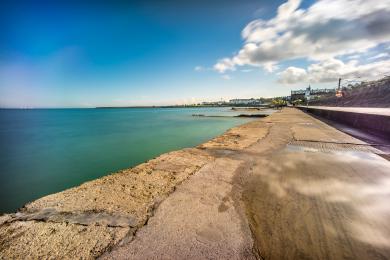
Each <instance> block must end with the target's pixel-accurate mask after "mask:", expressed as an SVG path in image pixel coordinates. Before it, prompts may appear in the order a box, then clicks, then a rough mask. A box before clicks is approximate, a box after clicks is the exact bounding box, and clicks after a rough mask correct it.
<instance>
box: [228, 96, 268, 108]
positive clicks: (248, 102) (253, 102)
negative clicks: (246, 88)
mask: <svg viewBox="0 0 390 260" xmlns="http://www.w3.org/2000/svg"><path fill="white" fill-rule="evenodd" d="M262 103H263V102H262V101H261V99H255V98H249V99H239V98H236V99H231V100H229V104H231V105H249V106H256V105H261V104H262Z"/></svg>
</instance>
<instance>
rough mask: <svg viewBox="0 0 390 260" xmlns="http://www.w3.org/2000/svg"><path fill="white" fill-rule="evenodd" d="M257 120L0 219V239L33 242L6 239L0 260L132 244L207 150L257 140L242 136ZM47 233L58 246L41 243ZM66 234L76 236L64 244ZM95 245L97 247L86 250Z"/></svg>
mask: <svg viewBox="0 0 390 260" xmlns="http://www.w3.org/2000/svg"><path fill="white" fill-rule="evenodd" d="M259 121H260V120H257V119H256V120H253V121H250V122H246V123H243V124H241V125H238V126H236V127H233V128H230V129H228V130H227V131H225V132H224V133H223V134H221V135H219V136H216V137H214V138H213V139H211V140H208V141H206V142H204V143H202V144H199V145H197V146H195V147H193V148H184V149H180V150H176V151H171V152H167V153H163V154H161V155H159V156H157V157H156V158H153V159H150V160H148V161H146V162H144V163H141V164H139V165H136V166H134V167H131V168H127V169H123V170H120V171H117V172H114V173H111V174H109V175H106V176H103V177H100V178H98V179H95V180H91V181H87V182H84V183H82V184H80V185H78V186H76V187H73V188H69V189H66V190H64V191H60V192H57V193H53V194H50V195H47V196H44V197H41V198H39V199H36V200H34V201H31V202H28V203H26V204H25V205H24V206H23V207H21V208H20V209H18V210H17V212H15V213H9V214H7V213H6V214H2V215H0V234H1V235H2V236H10V232H11V233H15V232H16V233H19V232H22V233H25V239H26V240H35V241H36V244H34V245H30V248H29V249H27V248H26V247H25V245H24V244H23V243H21V241H14V242H11V244H13V246H10V247H8V248H7V247H6V246H7V244H8V243H10V241H7V243H6V244H4V242H5V241H1V240H0V256H1V255H3V254H4V255H5V256H8V257H11V256H12V257H16V258H19V257H21V256H22V255H23V256H29V255H30V254H33V255H34V253H35V254H36V256H37V257H49V256H52V254H53V250H55V251H56V253H60V254H61V256H64V257H70V258H73V257H79V256H84V257H87V258H89V257H98V256H100V255H102V254H103V253H104V252H106V251H109V250H110V249H111V247H112V246H114V245H117V244H118V243H119V244H120V243H124V242H126V241H129V240H131V239H132V238H133V236H134V234H135V232H136V231H137V230H138V229H139V228H141V227H142V226H144V225H145V224H146V223H147V221H148V219H149V218H150V217H151V216H152V215H153V212H154V210H155V209H156V208H157V207H158V205H159V204H160V203H161V201H163V200H164V199H166V198H167V197H168V196H169V195H170V194H171V193H172V192H174V190H175V189H176V187H177V186H179V185H180V184H181V183H182V182H183V181H185V180H187V179H188V178H189V177H190V176H192V175H193V174H195V173H196V172H198V171H199V169H201V168H202V167H203V166H204V165H206V164H207V163H209V162H211V161H213V160H214V158H213V156H212V155H210V154H209V153H208V152H207V151H206V150H207V149H209V148H210V149H213V148H218V147H219V148H220V147H223V148H224V149H232V150H234V149H243V147H246V146H247V145H250V144H251V143H253V142H255V141H256V140H257V139H256V138H257V136H256V135H252V136H245V135H243V134H242V131H244V132H245V129H246V128H247V127H250V126H252V125H254V124H257V123H258V122H259ZM53 230H55V231H54V232H52V231H53ZM86 231H87V232H86ZM51 233H53V236H54V240H55V241H57V242H55V243H53V244H44V243H43V242H44V241H46V240H47V236H49V237H50V235H48V234H51ZM69 236H71V237H78V238H77V239H74V240H71V241H67V242H64V241H63V239H65V238H67V237H69ZM79 240H82V242H80V241H79ZM59 241H61V243H59ZM62 243H63V245H62ZM96 243H99V244H100V247H98V248H96V249H95V250H92V251H91V248H95V246H96ZM60 244H61V245H62V246H61V245H60ZM57 247H59V248H61V249H57ZM39 248H42V249H41V250H38V249H39ZM3 250H5V251H3ZM35 250H37V251H35ZM16 251H19V253H18V254H17V255H15V252H16ZM34 251H35V252H34Z"/></svg>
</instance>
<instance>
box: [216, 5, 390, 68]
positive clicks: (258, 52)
mask: <svg viewBox="0 0 390 260" xmlns="http://www.w3.org/2000/svg"><path fill="white" fill-rule="evenodd" d="M299 5H300V0H289V1H288V2H286V3H284V4H282V5H281V6H279V8H278V11H277V15H276V16H275V17H274V18H272V19H270V20H261V19H258V20H254V21H252V22H250V23H249V24H248V25H247V26H246V27H245V28H244V29H243V31H242V37H243V39H244V40H245V42H244V45H243V47H242V48H241V49H240V50H239V51H238V53H237V54H236V55H234V56H233V57H230V58H223V59H221V60H219V61H218V63H217V64H215V65H214V69H215V70H217V71H218V72H221V73H223V72H225V71H229V70H230V71H233V70H235V69H236V67H237V66H243V65H251V66H256V67H262V68H264V69H265V70H268V71H273V70H272V68H273V67H275V66H277V64H278V63H279V62H282V61H285V60H293V59H298V58H306V59H309V60H315V61H321V60H327V59H331V58H334V57H337V56H340V55H346V54H354V53H355V54H356V53H359V52H364V51H366V50H368V49H370V48H373V47H375V46H377V45H379V44H381V43H387V42H389V41H390V1H389V0H370V1H367V0H321V1H317V2H315V3H314V4H313V5H311V6H310V7H309V8H308V9H299ZM270 64H272V66H270ZM270 68H271V69H270Z"/></svg>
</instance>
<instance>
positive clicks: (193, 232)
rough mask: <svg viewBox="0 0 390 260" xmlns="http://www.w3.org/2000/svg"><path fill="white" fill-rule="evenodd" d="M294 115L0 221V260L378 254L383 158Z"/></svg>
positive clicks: (384, 194) (383, 249) (386, 194)
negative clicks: (28, 259)
mask: <svg viewBox="0 0 390 260" xmlns="http://www.w3.org/2000/svg"><path fill="white" fill-rule="evenodd" d="M386 156H387V155H386V154H384V152H383V151H380V150H378V149H376V148H374V147H373V146H370V145H368V144H367V143H365V142H363V141H361V140H358V139H355V138H353V137H351V136H349V135H347V134H345V133H342V132H340V131H338V130H336V129H334V128H332V127H330V126H329V125H327V124H325V123H323V122H321V121H319V120H317V119H315V118H313V117H312V116H310V115H308V114H305V113H304V112H302V111H300V110H298V109H294V108H285V109H283V110H281V111H279V112H276V113H274V114H272V115H271V116H269V117H267V118H265V119H261V120H255V121H253V122H251V123H248V124H245V125H243V126H239V127H236V128H233V129H231V130H229V131H228V132H226V133H225V134H224V135H222V136H219V137H217V138H215V139H213V140H210V141H209V142H207V143H205V144H203V145H200V146H199V147H197V148H192V149H186V150H181V151H177V152H172V153H168V154H165V155H162V156H160V157H158V158H156V159H154V160H151V161H150V162H147V163H145V164H142V165H140V166H137V167H135V168H134V169H128V170H124V171H122V172H120V173H117V174H113V175H110V176H108V177H104V178H102V179H98V180H95V181H92V182H88V183H86V184H83V185H81V186H79V187H76V188H73V189H70V190H67V191H64V192H62V193H58V194H53V195H50V196H47V197H44V198H42V199H40V200H37V201H35V202H33V203H30V204H28V205H27V206H26V207H25V209H24V210H22V211H21V212H19V213H17V214H11V215H4V216H1V217H0V258H4V259H26V258H35V259H37V258H44V259H53V258H54V259H64V258H65V259H66V258H68V259H70V258H72V259H74V258H80V259H91V258H96V257H99V256H100V257H101V258H103V259H255V258H257V259H261V258H263V259H389V258H390V221H389V219H390V203H388V202H389V201H390V162H389V161H388V160H386V159H384V158H386Z"/></svg>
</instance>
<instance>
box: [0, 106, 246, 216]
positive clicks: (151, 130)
mask: <svg viewBox="0 0 390 260" xmlns="http://www.w3.org/2000/svg"><path fill="white" fill-rule="evenodd" d="M193 114H203V115H218V116H221V115H223V116H233V115H237V114H240V112H232V111H231V110H230V108H124V109H0V213H4V212H13V211H15V210H16V209H18V208H20V207H22V206H23V205H24V204H25V203H27V202H29V201H32V200H34V199H37V198H39V197H42V196H44V195H47V194H51V193H54V192H58V191H61V190H64V189H66V188H70V187H73V186H76V185H79V184H81V183H83V182H85V181H88V180H93V179H96V178H99V177H101V176H104V175H107V174H110V173H112V172H115V171H118V170H120V169H124V168H129V167H132V166H135V165H137V164H140V163H142V162H144V161H146V160H148V159H151V158H154V157H156V156H158V155H160V154H162V153H165V152H168V151H173V150H178V149H181V148H185V147H193V146H195V145H198V144H201V143H203V142H205V141H207V140H209V139H211V138H213V137H215V136H217V135H220V134H222V133H223V132H225V131H226V130H227V129H229V128H231V127H233V126H236V125H240V124H243V123H245V122H248V121H250V120H253V119H249V118H234V117H194V116H192V115H193Z"/></svg>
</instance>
